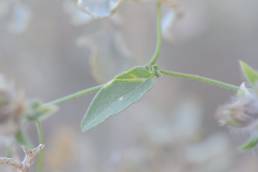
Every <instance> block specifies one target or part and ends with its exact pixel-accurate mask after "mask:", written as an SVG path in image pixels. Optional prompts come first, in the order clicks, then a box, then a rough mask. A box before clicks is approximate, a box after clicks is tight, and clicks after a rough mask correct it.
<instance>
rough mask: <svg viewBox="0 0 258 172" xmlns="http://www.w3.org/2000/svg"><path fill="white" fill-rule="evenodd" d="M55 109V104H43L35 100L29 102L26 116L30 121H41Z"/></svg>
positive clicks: (56, 108)
mask: <svg viewBox="0 0 258 172" xmlns="http://www.w3.org/2000/svg"><path fill="white" fill-rule="evenodd" d="M57 110H58V107H57V106H55V105H50V104H44V103H42V102H41V101H37V100H36V101H33V102H31V103H30V106H29V110H28V112H27V113H26V117H27V119H28V120H30V121H43V120H45V119H46V118H48V117H49V116H50V115H52V114H53V113H55V112H56V111H57Z"/></svg>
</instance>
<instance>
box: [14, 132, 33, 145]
mask: <svg viewBox="0 0 258 172" xmlns="http://www.w3.org/2000/svg"><path fill="white" fill-rule="evenodd" d="M15 139H16V142H17V143H18V144H20V145H22V146H25V147H27V148H31V147H32V144H31V143H30V141H29V139H28V138H27V136H26V135H25V134H24V133H23V132H22V131H21V130H19V131H17V132H16V134H15Z"/></svg>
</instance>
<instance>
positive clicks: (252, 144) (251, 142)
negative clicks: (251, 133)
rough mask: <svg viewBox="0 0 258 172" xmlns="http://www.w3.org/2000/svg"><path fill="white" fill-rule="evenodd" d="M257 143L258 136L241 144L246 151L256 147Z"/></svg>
mask: <svg viewBox="0 0 258 172" xmlns="http://www.w3.org/2000/svg"><path fill="white" fill-rule="evenodd" d="M257 144H258V136H257V137H254V138H252V139H250V140H248V141H247V142H246V143H244V144H243V145H241V147H240V148H241V149H242V150H244V151H248V150H251V149H254V148H255V147H256V146H257Z"/></svg>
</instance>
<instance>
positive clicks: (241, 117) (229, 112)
mask: <svg viewBox="0 0 258 172" xmlns="http://www.w3.org/2000/svg"><path fill="white" fill-rule="evenodd" d="M218 117H219V123H220V124H222V125H227V126H230V127H237V128H245V127H248V126H251V125H252V124H254V123H257V122H258V97H257V95H256V93H255V92H254V91H249V90H248V89H247V88H246V87H245V85H244V84H242V86H241V87H240V90H239V94H238V95H237V96H236V97H234V98H233V101H232V102H231V103H229V104H227V105H225V106H223V107H222V108H220V110H219V113H218Z"/></svg>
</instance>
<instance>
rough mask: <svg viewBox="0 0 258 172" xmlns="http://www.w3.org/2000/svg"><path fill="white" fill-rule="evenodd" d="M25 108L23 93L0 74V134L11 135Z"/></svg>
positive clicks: (15, 129) (16, 127) (17, 126)
mask: <svg viewBox="0 0 258 172" xmlns="http://www.w3.org/2000/svg"><path fill="white" fill-rule="evenodd" d="M24 110H25V98H24V95H23V94H22V93H21V92H19V91H17V90H16V88H15V86H14V84H13V83H12V82H8V81H7V80H6V79H5V78H4V77H3V76H2V75H0V135H13V134H14V133H15V132H16V131H17V129H18V128H19V123H20V118H21V115H22V114H23V112H24Z"/></svg>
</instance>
